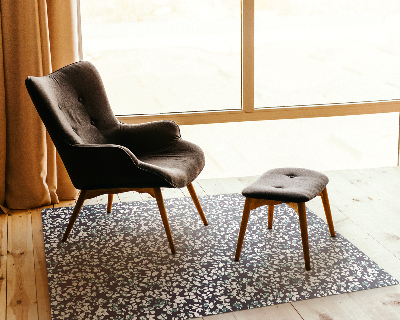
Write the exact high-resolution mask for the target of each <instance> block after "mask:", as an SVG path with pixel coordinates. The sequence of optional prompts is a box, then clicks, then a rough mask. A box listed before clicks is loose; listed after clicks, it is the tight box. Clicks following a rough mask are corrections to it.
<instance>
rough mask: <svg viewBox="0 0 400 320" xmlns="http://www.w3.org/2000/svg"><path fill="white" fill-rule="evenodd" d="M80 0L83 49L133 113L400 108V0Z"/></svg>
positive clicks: (239, 115)
mask: <svg viewBox="0 0 400 320" xmlns="http://www.w3.org/2000/svg"><path fill="white" fill-rule="evenodd" d="M80 3H81V18H82V19H81V21H82V38H83V41H82V42H83V55H84V59H86V60H91V61H92V62H93V63H94V64H95V65H96V67H97V68H98V69H99V71H100V73H101V75H102V78H103V80H104V82H105V86H106V89H107V93H108V96H109V98H110V102H111V105H112V107H113V110H114V112H115V113H116V114H117V115H121V116H124V117H123V118H122V117H121V119H123V121H125V122H131V123H133V122H142V121H148V120H152V119H163V118H168V119H173V120H175V121H177V122H178V123H180V124H195V123H213V122H228V121H247V120H263V119H264V120H265V119H283V118H299V117H318V116H335V115H346V114H363V113H380V112H393V111H399V110H400V108H399V101H398V100H397V99H399V98H400V75H399V73H398V72H397V70H399V67H400V2H398V1H397V0H382V1H376V0H375V1H373V0H300V1H299V0H242V1H240V0H204V1H197V0H108V1H95V0H80ZM129 115H135V116H134V117H130V116H129ZM138 115H141V116H138Z"/></svg>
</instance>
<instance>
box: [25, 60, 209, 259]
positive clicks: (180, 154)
mask: <svg viewBox="0 0 400 320" xmlns="http://www.w3.org/2000/svg"><path fill="white" fill-rule="evenodd" d="M25 85H26V88H27V89H28V92H29V95H30V96H31V99H32V101H33V103H34V105H35V107H36V110H37V111H38V113H39V115H40V117H41V119H42V121H43V123H44V125H45V126H46V128H47V131H48V132H49V134H50V137H51V139H52V140H53V142H54V145H55V146H56V148H57V151H58V153H59V154H60V157H61V159H62V160H63V162H64V165H65V167H66V169H67V172H68V174H69V176H70V178H71V181H72V183H73V184H74V186H75V187H76V188H77V189H80V190H81V192H80V195H79V198H78V200H77V203H76V206H75V209H74V211H73V213H72V216H71V219H70V221H69V224H68V227H67V229H66V231H65V234H64V238H63V241H66V240H67V238H68V235H69V233H70V231H71V229H72V226H73V224H74V222H75V220H76V218H77V216H78V214H79V211H80V209H81V207H82V205H83V202H84V201H85V199H90V198H93V197H96V196H98V195H101V194H108V207H107V211H108V212H111V205H112V199H113V194H116V193H120V192H126V191H132V190H133V191H138V192H147V193H149V194H150V195H152V196H153V197H154V198H156V200H157V204H158V207H159V210H160V213H161V217H162V220H163V223H164V227H165V231H166V233H167V237H168V241H169V245H170V248H171V252H172V253H175V248H174V243H173V240H172V235H171V230H170V228H169V223H168V218H167V214H166V211H165V207H164V202H163V198H162V194H161V189H160V188H162V187H166V188H182V187H187V188H188V190H189V192H190V195H191V196H192V199H193V201H194V203H195V205H196V208H197V210H198V212H199V214H200V217H201V219H202V220H203V223H204V224H205V225H207V220H206V217H205V216H204V213H203V210H202V208H201V206H200V203H199V200H198V198H197V196H196V193H195V191H194V188H193V186H192V181H193V180H194V179H195V178H196V177H197V176H198V175H199V173H200V172H201V170H202V169H203V167H204V154H203V151H202V150H201V149H200V148H199V147H198V146H196V145H194V144H192V143H190V142H188V141H185V140H182V139H181V136H180V132H179V127H178V125H177V124H176V123H175V122H173V121H156V122H150V123H143V124H137V125H128V124H123V123H121V122H119V121H118V120H117V119H116V117H115V116H114V114H113V112H112V110H111V107H110V105H109V102H108V99H107V96H106V92H105V89H104V86H103V83H102V81H101V78H100V75H99V73H98V72H97V70H96V68H95V67H94V66H93V65H92V64H91V63H90V62H87V61H81V62H77V63H73V64H71V65H68V66H66V67H64V68H62V69H60V70H57V71H55V72H53V73H51V74H49V75H47V76H44V77H28V78H27V79H26V81H25Z"/></svg>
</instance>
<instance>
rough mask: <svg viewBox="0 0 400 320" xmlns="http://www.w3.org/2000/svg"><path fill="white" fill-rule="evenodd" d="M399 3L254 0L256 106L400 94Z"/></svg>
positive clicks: (389, 0) (384, 97) (391, 0)
mask: <svg viewBox="0 0 400 320" xmlns="http://www.w3.org/2000/svg"><path fill="white" fill-rule="evenodd" d="M399 14H400V1H398V0H379V1H376V0H301V1H298V0H285V1H282V0H281V1H274V0H255V19H254V21H255V50H254V53H255V68H254V74H255V87H254V89H255V107H256V108H265V107H276V106H295V105H312V104H331V103H348V102H357V101H375V100H389V99H399V98H400V73H399V70H400V15H399Z"/></svg>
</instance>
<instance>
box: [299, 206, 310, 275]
mask: <svg viewBox="0 0 400 320" xmlns="http://www.w3.org/2000/svg"><path fill="white" fill-rule="evenodd" d="M298 208H299V220H300V231H301V240H302V242H303V253H304V262H305V264H306V270H307V271H308V270H311V264H310V248H309V246H308V231H307V216H306V204H305V203H304V202H300V203H299V204H298Z"/></svg>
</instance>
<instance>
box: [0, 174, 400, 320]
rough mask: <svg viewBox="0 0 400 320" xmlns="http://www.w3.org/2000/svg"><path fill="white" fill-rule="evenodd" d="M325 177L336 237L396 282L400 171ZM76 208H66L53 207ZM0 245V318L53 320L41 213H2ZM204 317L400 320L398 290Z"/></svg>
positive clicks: (230, 184) (204, 184) (234, 188)
mask: <svg viewBox="0 0 400 320" xmlns="http://www.w3.org/2000/svg"><path fill="white" fill-rule="evenodd" d="M325 173H326V174H327V175H328V176H329V178H330V182H329V184H328V192H329V197H330V202H331V207H332V215H333V220H334V224H335V229H336V231H337V232H339V233H341V234H342V235H343V236H345V237H346V238H347V239H348V240H350V241H351V242H352V243H353V244H354V245H356V246H357V247H358V248H359V249H360V250H362V251H363V252H365V253H366V254H367V255H368V256H369V257H370V258H372V259H373V260H374V261H375V262H377V263H378V264H379V265H380V266H381V267H383V268H384V269H385V270H386V271H388V272H389V273H391V274H392V275H393V276H394V277H395V278H397V279H400V169H399V168H398V167H387V168H376V169H360V170H341V171H327V172H325ZM255 178H256V177H244V178H221V179H200V180H198V181H196V182H195V183H194V186H195V189H196V191H197V193H198V195H199V196H204V195H212V194H224V193H237V192H240V191H241V190H242V189H243V187H244V186H246V185H248V184H249V183H251V182H252V181H254V179H255ZM163 194H164V198H169V197H184V196H189V194H188V192H187V191H185V190H171V189H168V190H164V191H163ZM114 198H115V199H114V201H115V202H117V201H132V200H140V199H143V200H147V199H148V198H147V196H146V195H143V194H141V195H139V194H134V193H127V194H120V195H119V196H118V197H114ZM105 202H106V199H105V197H99V198H95V199H92V200H90V201H88V202H87V204H89V203H105ZM73 204H74V202H64V203H61V204H59V205H57V206H71V205H73ZM308 208H310V209H311V210H313V211H314V212H315V213H316V214H317V215H318V216H320V217H321V218H324V213H323V207H322V203H320V199H319V197H318V199H314V200H312V201H310V202H309V203H308ZM206 214H207V213H206ZM172 233H173V230H172ZM166 241H167V240H166ZM0 244H1V246H0V250H1V251H0V259H1V260H0V268H1V269H0V320H5V319H6V320H13V319H18V320H19V319H34V320H36V319H40V320H45V319H50V318H51V317H50V305H49V296H48V287H47V278H46V263H45V254H44V244H43V233H42V224H41V215H40V209H35V210H24V211H22V210H14V211H10V212H9V213H8V215H4V214H1V215H0ZM178 250H179V249H178ZM203 319H207V320H214V319H215V320H235V319H236V320H239V319H240V320H242V319H243V320H244V319H274V320H276V319H307V320H309V319H310V320H311V319H357V320H358V319H373V320H376V319H400V286H399V285H397V286H391V287H385V288H378V289H372V290H366V291H360V292H354V293H348V294H341V295H335V296H329V297H325V298H318V299H311V300H305V301H298V302H294V303H287V304H281V305H276V306H270V307H264V308H257V309H251V310H245V311H239V312H233V313H227V314H221V315H215V316H209V317H204V318H203Z"/></svg>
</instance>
